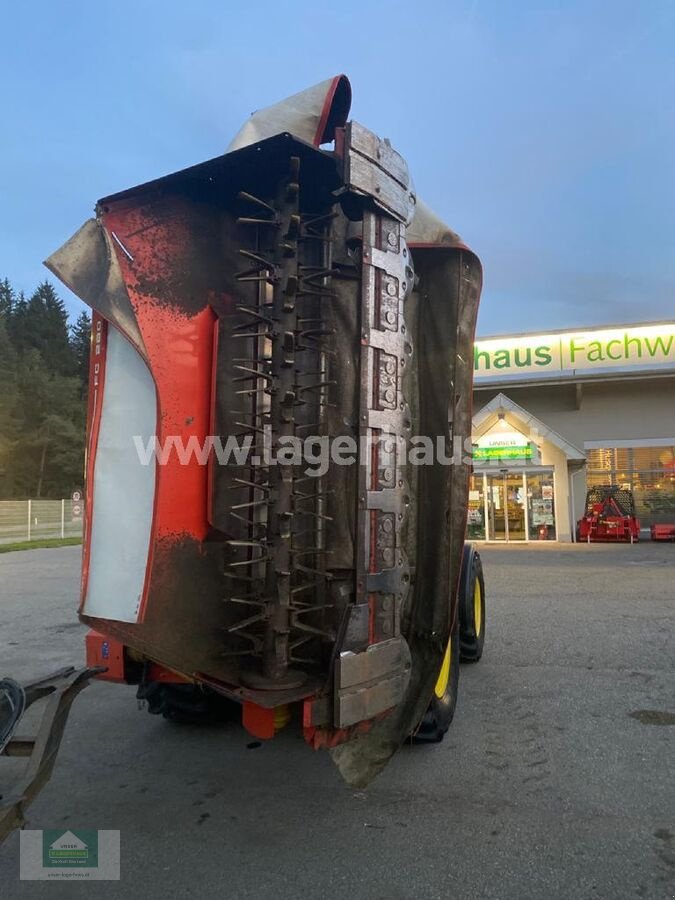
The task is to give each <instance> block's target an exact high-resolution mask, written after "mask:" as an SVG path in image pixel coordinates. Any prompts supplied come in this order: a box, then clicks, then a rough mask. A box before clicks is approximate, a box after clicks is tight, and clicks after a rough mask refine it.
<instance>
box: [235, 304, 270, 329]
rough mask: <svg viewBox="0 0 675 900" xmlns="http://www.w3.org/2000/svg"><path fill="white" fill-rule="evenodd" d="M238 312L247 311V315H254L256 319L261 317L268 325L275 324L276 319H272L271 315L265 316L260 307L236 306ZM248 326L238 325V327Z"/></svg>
mask: <svg viewBox="0 0 675 900" xmlns="http://www.w3.org/2000/svg"><path fill="white" fill-rule="evenodd" d="M235 309H236V310H237V312H241V313H245V314H246V315H247V316H253V318H254V319H259V320H260V321H261V322H267V324H268V325H274V319H270V317H269V316H264V315H263V314H262V313H261V312H260V310H259V309H253V307H251V306H235ZM242 327H244V328H246V327H248V326H241V325H237V326H236V327H235V330H236V328H242Z"/></svg>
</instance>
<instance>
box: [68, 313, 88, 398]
mask: <svg viewBox="0 0 675 900" xmlns="http://www.w3.org/2000/svg"><path fill="white" fill-rule="evenodd" d="M70 345H71V347H72V350H73V354H74V356H75V366H76V372H77V375H78V377H79V379H80V382H81V384H82V396H83V397H85V398H86V396H87V388H88V386H89V354H90V348H91V319H90V318H89V315H88V314H87V313H86V312H81V313H80V315H79V316H78V317H77V321H76V322H75V324H74V325H73V327H72V329H71V331H70Z"/></svg>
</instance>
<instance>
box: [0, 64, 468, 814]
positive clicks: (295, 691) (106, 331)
mask: <svg viewBox="0 0 675 900" xmlns="http://www.w3.org/2000/svg"><path fill="white" fill-rule="evenodd" d="M350 103H351V88H350V85H349V81H348V80H347V78H346V77H344V76H339V77H336V78H332V79H329V80H328V81H325V82H323V83H322V84H319V85H317V86H315V87H313V88H311V89H309V90H306V91H304V92H302V93H300V94H297V95H295V96H294V97H291V98H289V99H288V100H286V101H283V102H282V103H279V104H277V105H275V106H272V107H270V108H268V109H266V110H263V111H261V112H258V113H256V114H254V115H253V116H252V118H251V119H250V120H249V121H248V122H247V123H246V124H245V125H244V127H243V128H242V129H241V131H240V132H239V134H238V135H237V137H236V138H235V139H234V141H233V142H232V144H231V145H230V147H229V149H228V151H227V152H226V153H225V154H224V155H222V156H218V157H216V158H215V159H211V160H209V161H208V162H204V163H201V164H199V165H195V166H192V167H190V168H188V169H184V170H183V171H179V172H176V173H174V174H171V175H168V176H165V177H162V178H158V179H157V180H155V181H151V182H148V183H146V184H142V185H140V186H138V187H134V188H131V189H129V190H124V191H122V192H120V193H116V194H113V195H111V196H108V197H105V198H104V199H102V200H100V201H99V203H98V204H97V206H96V216H95V218H93V219H91V220H90V221H88V222H86V223H85V225H83V227H82V228H81V229H80V231H78V232H77V233H76V234H75V235H74V237H72V238H71V239H70V240H69V241H68V242H67V243H66V244H65V245H64V246H63V247H62V248H61V249H60V250H58V251H57V252H56V253H55V254H54V255H53V256H51V257H50V258H49V260H48V261H47V266H48V267H49V268H50V270H51V271H52V272H54V273H55V274H56V275H57V276H58V277H59V278H60V279H61V280H62V281H63V282H64V283H65V284H66V285H67V286H68V287H69V288H70V289H71V290H72V291H74V292H75V293H76V294H77V295H78V296H79V297H81V298H82V299H83V300H84V301H85V302H86V303H87V304H89V305H90V306H91V308H92V310H93V319H92V354H91V374H90V383H89V410H88V437H87V460H86V508H85V533H84V546H83V559H82V590H81V604H80V608H79V616H80V619H81V621H82V622H84V623H86V624H87V625H89V626H90V629H91V630H90V631H89V633H88V635H87V638H86V648H87V663H88V669H87V670H84V671H83V672H74V671H67V672H63V673H57V674H56V675H55V676H53V677H52V678H51V679H46V680H45V681H42V682H38V683H36V684H35V685H31V686H28V687H27V688H26V689H25V690H22V689H20V688H19V689H18V690H17V686H16V685H14V684H13V685H12V686H11V689H10V688H9V687H7V688H6V689H5V691H4V694H2V696H3V697H4V707H0V709H3V710H4V711H3V712H2V718H3V721H4V726H5V727H4V730H3V732H2V733H3V734H4V750H5V753H6V754H13V755H16V754H23V755H25V756H26V757H28V758H29V772H28V774H27V776H26V779H25V782H24V783H23V786H22V788H21V790H20V791H19V792H18V796H17V797H16V798H15V802H14V803H13V804H10V805H9V806H10V808H9V812H8V806H7V803H6V802H5V818H4V822H5V825H6V824H7V822H8V821H9V820H10V819H13V824H17V823H19V822H20V821H21V817H22V808H23V805H24V804H25V803H26V802H27V801H28V800H29V799H30V798H31V796H32V794H33V793H34V790H35V787H36V785H38V784H40V783H42V782H43V781H44V780H45V778H46V777H47V776H48V774H49V771H50V768H51V766H52V765H53V759H54V753H55V747H56V746H58V737H59V736H60V730H61V729H62V727H63V723H64V721H65V711H67V708H68V706H69V704H70V703H71V702H72V698H73V696H74V694H75V693H76V692H77V691H79V690H80V689H81V688H82V687H83V686H84V685H85V684H86V682H87V680H88V679H89V678H90V677H97V678H102V679H106V680H108V681H117V682H122V683H131V684H135V685H137V686H138V697H139V698H140V699H142V700H144V701H145V702H146V705H147V707H148V709H149V711H150V712H152V713H161V714H163V715H164V716H166V717H167V718H170V719H174V720H194V719H199V718H203V717H225V718H228V717H233V716H236V717H237V718H239V719H240V720H241V722H242V724H243V726H244V728H246V729H247V730H248V731H249V732H250V733H251V734H253V735H255V736H257V737H259V738H271V737H273V736H274V734H275V732H276V731H278V730H279V728H281V727H283V725H284V724H285V723H287V722H288V721H289V719H293V720H294V721H295V722H296V725H297V727H298V728H299V729H300V730H301V731H302V734H303V736H304V739H305V740H306V742H307V743H308V744H309V745H310V746H311V747H313V748H328V749H329V750H330V752H331V754H332V756H333V759H334V761H335V763H336V764H337V766H338V768H339V770H340V772H341V773H342V775H343V776H344V777H345V779H346V780H347V781H348V782H349V783H351V784H355V785H365V784H367V783H368V782H369V781H370V780H371V779H372V778H373V777H374V776H375V775H376V774H377V773H378V772H379V771H380V770H381V769H382V768H383V767H384V766H385V765H386V763H387V762H388V760H389V759H390V757H391V756H392V755H393V754H394V752H395V751H396V749H397V748H398V747H399V746H400V745H401V744H402V743H403V742H404V741H405V740H406V739H408V738H409V737H410V736H413V737H414V738H415V739H416V740H432V741H435V740H440V739H441V738H442V736H443V734H444V733H445V731H446V730H447V728H448V726H449V724H450V722H451V720H452V716H453V712H454V708H455V701H456V695H457V680H458V676H459V668H458V666H459V661H460V656H461V657H462V659H468V660H477V659H479V658H480V656H481V653H482V648H483V640H484V634H485V590H484V583H483V575H482V570H481V563H480V559H479V557H478V554H477V553H476V552H475V550H474V549H473V548H472V547H471V546H469V545H465V543H464V534H465V526H466V512H467V499H468V475H469V468H468V467H469V461H468V460H461V461H455V464H454V465H448V464H447V457H450V456H451V455H452V454H451V453H450V452H449V451H448V448H449V447H452V446H453V438H455V437H457V436H459V437H461V438H462V439H463V438H464V437H466V436H468V435H470V434H471V394H472V377H473V371H472V359H473V356H472V342H473V337H474V327H475V322H476V314H477V309H478V301H479V295H480V288H481V267H480V263H479V261H478V259H477V257H476V256H475V255H474V254H473V253H472V252H471V251H470V250H469V249H468V248H467V247H466V246H465V245H464V244H463V243H462V241H461V240H460V239H459V237H458V236H457V235H456V234H454V233H453V232H452V231H451V230H450V229H449V228H447V226H445V225H444V224H443V223H442V222H441V221H440V220H439V219H438V218H437V217H436V216H435V215H434V214H433V213H432V212H431V211H430V210H429V209H428V208H427V207H426V206H425V205H424V204H423V203H421V202H419V201H417V198H416V195H415V190H414V188H413V184H412V180H411V178H410V175H409V172H408V167H407V164H406V162H405V161H404V159H403V158H402V157H401V156H400V155H399V154H398V153H397V152H396V151H395V150H394V149H393V148H392V147H391V145H390V143H389V142H388V141H387V140H381V139H380V138H378V137H377V136H376V135H374V134H373V133H372V132H370V131H368V130H367V129H366V128H364V127H363V126H362V125H359V124H358V123H356V122H353V121H348V113H349V108H350ZM419 436H422V437H424V438H428V439H431V440H432V441H433V444H434V446H436V445H437V443H438V442H439V441H440V442H441V443H442V445H443V447H444V448H445V457H446V459H445V460H443V459H441V458H440V456H434V458H433V460H429V459H427V460H426V462H425V464H424V465H415V464H414V460H412V458H411V457H412V454H408V453H407V450H408V448H409V447H410V445H411V442H413V439H416V438H418V437H419ZM350 450H352V451H354V450H355V452H353V453H352V455H351V460H350V459H349V457H350V452H349V451H350ZM322 454H323V455H322ZM26 695H27V696H28V701H29V702H30V701H31V700H36V699H39V698H40V697H42V698H46V702H47V706H48V708H49V709H50V710H51V713H50V715H51V720H50V721H48V722H47V723H46V724H44V725H43V727H44V728H45V729H46V731H45V732H44V733H43V735H42V737H37V738H36V739H32V738H31V739H26V738H22V740H21V741H18V740H17V739H16V737H14V739H13V737H12V734H14V735H16V733H17V732H16V731H15V726H16V723H17V722H18V721H19V720H20V713H21V709H22V706H23V705H24V704H25V703H26V700H27V697H26ZM55 723H56V724H55ZM2 822H3V815H2V809H0V831H2Z"/></svg>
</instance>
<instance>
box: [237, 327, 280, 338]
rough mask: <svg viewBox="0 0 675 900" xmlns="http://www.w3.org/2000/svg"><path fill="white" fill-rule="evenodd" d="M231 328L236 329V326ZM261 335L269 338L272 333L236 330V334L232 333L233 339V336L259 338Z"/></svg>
mask: <svg viewBox="0 0 675 900" xmlns="http://www.w3.org/2000/svg"><path fill="white" fill-rule="evenodd" d="M233 330H234V331H237V330H236V328H235V329H233ZM261 337H269V338H271V337H272V335H271V334H270V332H269V331H237V333H236V334H233V335H232V339H233V340H234V339H235V338H261Z"/></svg>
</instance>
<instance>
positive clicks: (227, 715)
mask: <svg viewBox="0 0 675 900" xmlns="http://www.w3.org/2000/svg"><path fill="white" fill-rule="evenodd" d="M136 696H137V698H138V699H139V700H145V701H146V703H147V708H148V712H149V713H150V714H151V715H155V716H157V715H161V716H163V717H164V718H165V719H168V720H169V721H170V722H176V723H178V724H181V725H214V724H219V723H222V722H231V721H241V707H240V705H239V704H238V703H236V702H235V701H234V700H228V699H227V697H223V696H221V695H220V694H216V693H215V692H214V691H209V690H208V689H206V690H204V689H202V688H201V687H199V686H198V685H194V684H162V683H160V682H157V681H150V682H144V683H142V684H140V685H139V686H138V691H137V693H136Z"/></svg>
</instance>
